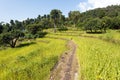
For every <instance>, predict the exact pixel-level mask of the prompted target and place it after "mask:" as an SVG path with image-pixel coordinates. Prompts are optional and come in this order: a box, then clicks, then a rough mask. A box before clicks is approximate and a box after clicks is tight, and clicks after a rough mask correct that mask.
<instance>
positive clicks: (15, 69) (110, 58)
mask: <svg viewBox="0 0 120 80" xmlns="http://www.w3.org/2000/svg"><path fill="white" fill-rule="evenodd" d="M113 33H114V34H116V35H110V34H111V31H110V32H108V33H106V34H86V33H84V32H81V31H66V32H57V33H49V34H48V35H47V36H46V37H45V38H41V39H36V40H32V41H24V42H23V43H22V44H21V45H18V46H17V48H15V49H11V48H8V49H5V50H1V51H0V80H49V79H50V73H51V70H53V68H54V67H55V64H56V63H57V62H59V61H60V59H61V55H63V54H64V53H65V51H66V50H68V47H67V46H66V45H67V42H68V40H72V41H73V42H74V43H75V44H76V55H77V56H76V58H77V59H76V60H77V61H78V65H79V68H78V71H79V73H77V78H74V79H75V80H120V67H119V66H120V44H116V43H117V42H115V43H114V42H112V41H109V40H117V41H119V39H120V38H119V32H118V31H112V34H113ZM108 35H109V40H104V39H103V38H105V39H108V37H107V36H108ZM86 36H92V37H86ZM111 36H112V38H110V37H111ZM100 37H102V38H100ZM62 53H63V54H62ZM65 54H66V53H65ZM61 66H62V65H61ZM64 67H65V66H64ZM63 76H65V75H63ZM68 79H70V78H68ZM58 80H59V78H58ZM63 80H64V79H63ZM70 80H72V79H70Z"/></svg>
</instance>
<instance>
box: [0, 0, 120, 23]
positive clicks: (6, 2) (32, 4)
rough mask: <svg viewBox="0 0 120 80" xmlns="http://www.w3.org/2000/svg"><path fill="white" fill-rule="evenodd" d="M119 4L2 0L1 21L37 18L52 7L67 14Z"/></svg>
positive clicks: (100, 0) (105, 0)
mask: <svg viewBox="0 0 120 80" xmlns="http://www.w3.org/2000/svg"><path fill="white" fill-rule="evenodd" d="M116 4H117V5H119V4H120V1H119V0H0V22H1V21H4V22H9V21H10V20H11V19H13V20H20V21H21V20H25V19H27V18H36V17H37V16H38V15H39V14H40V15H44V14H49V13H50V11H51V10H52V9H60V10H61V11H62V12H63V15H65V16H67V15H68V12H69V11H73V10H79V11H80V12H84V11H86V10H90V9H94V8H98V7H106V6H108V5H116Z"/></svg>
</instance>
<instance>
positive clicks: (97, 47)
mask: <svg viewBox="0 0 120 80" xmlns="http://www.w3.org/2000/svg"><path fill="white" fill-rule="evenodd" d="M75 42H76V43H77V45H78V49H77V55H78V56H77V57H78V60H79V65H80V79H82V80H120V45H117V44H113V43H109V42H105V41H102V40H99V39H94V38H83V37H79V39H78V38H76V39H75Z"/></svg>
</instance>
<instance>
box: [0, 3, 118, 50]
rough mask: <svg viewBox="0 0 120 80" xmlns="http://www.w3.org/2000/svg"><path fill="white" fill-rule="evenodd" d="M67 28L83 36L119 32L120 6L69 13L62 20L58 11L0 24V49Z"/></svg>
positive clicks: (62, 16) (61, 15)
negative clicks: (78, 31)
mask: <svg viewBox="0 0 120 80" xmlns="http://www.w3.org/2000/svg"><path fill="white" fill-rule="evenodd" d="M69 27H71V28H72V27H75V28H77V29H81V30H85V31H86V32H87V33H105V32H106V30H107V29H120V5H112V6H108V7H106V8H97V9H94V10H89V11H86V12H82V13H81V12H79V11H70V12H69V13H68V17H65V16H64V15H63V14H62V12H61V11H60V10H58V9H53V10H51V12H50V14H45V15H44V16H41V15H38V17H37V18H27V19H26V20H24V21H19V20H10V23H4V22H1V23H0V45H2V46H10V47H12V48H14V47H15V45H16V43H17V41H18V40H23V39H35V38H40V37H44V36H45V35H46V34H47V32H45V31H44V30H45V29H50V28H52V29H54V30H53V31H54V32H57V31H66V30H68V28H69Z"/></svg>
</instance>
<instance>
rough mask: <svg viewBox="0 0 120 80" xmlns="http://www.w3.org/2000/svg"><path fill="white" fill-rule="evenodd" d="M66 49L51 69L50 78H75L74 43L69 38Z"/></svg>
mask: <svg viewBox="0 0 120 80" xmlns="http://www.w3.org/2000/svg"><path fill="white" fill-rule="evenodd" d="M67 47H68V49H69V50H68V51H66V52H64V54H63V55H62V56H61V58H60V59H59V61H58V63H57V64H56V65H55V66H54V68H53V69H52V71H51V75H50V80H77V77H78V76H77V75H78V62H77V58H76V54H75V53H76V44H75V43H74V42H73V41H72V40H70V41H68V44H67Z"/></svg>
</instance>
